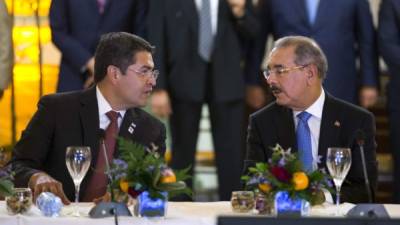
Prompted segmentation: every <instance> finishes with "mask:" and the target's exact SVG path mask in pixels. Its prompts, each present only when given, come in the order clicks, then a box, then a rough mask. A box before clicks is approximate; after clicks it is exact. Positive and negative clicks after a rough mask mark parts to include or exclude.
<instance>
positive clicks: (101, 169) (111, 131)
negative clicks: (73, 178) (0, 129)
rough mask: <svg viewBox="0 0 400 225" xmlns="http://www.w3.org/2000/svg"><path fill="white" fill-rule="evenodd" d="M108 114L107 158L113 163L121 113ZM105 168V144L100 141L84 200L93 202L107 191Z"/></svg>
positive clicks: (105, 140)
mask: <svg viewBox="0 0 400 225" xmlns="http://www.w3.org/2000/svg"><path fill="white" fill-rule="evenodd" d="M106 115H107V117H108V119H109V120H110V124H109V125H108V127H107V129H106V131H105V136H104V144H105V146H106V153H107V159H108V161H109V162H110V163H111V161H112V159H113V154H114V151H115V144H116V142H117V139H116V138H117V135H118V117H119V113H117V112H115V111H109V112H107V113H106ZM105 170H106V158H105V155H104V149H103V144H102V143H100V146H99V152H98V155H97V161H96V165H95V170H94V172H93V175H92V177H91V179H90V181H89V184H88V186H87V189H86V192H85V195H84V198H83V201H88V202H91V201H93V199H94V198H98V197H101V196H103V195H104V194H105V193H106V189H107V183H108V182H107V176H106V174H105Z"/></svg>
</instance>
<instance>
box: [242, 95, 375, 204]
mask: <svg viewBox="0 0 400 225" xmlns="http://www.w3.org/2000/svg"><path fill="white" fill-rule="evenodd" d="M358 129H361V130H362V131H364V132H365V136H366V137H365V145H364V151H365V159H366V164H367V170H368V174H369V180H370V184H371V189H372V190H373V191H374V190H375V187H376V182H377V163H376V143H375V123H374V117H373V115H372V114H371V113H370V112H367V111H366V110H364V109H362V108H360V107H357V106H354V105H351V104H349V103H346V102H344V101H341V100H339V99H336V98H334V97H332V96H330V95H329V94H326V98H325V103H324V107H323V112H322V120H321V129H320V137H319V144H318V155H320V156H322V163H321V164H320V165H319V167H322V168H326V165H325V158H326V157H325V156H326V152H327V149H328V147H349V148H351V149H352V165H351V168H350V171H349V174H348V175H347V177H346V181H345V182H344V184H343V186H342V192H343V195H342V200H343V201H348V202H353V203H356V202H368V195H367V191H366V188H365V184H364V175H363V170H362V164H361V158H360V151H359V147H358V146H357V144H356V142H355V133H356V131H357V130H358ZM248 134H249V135H248V139H247V156H246V161H245V168H248V167H249V166H250V165H252V164H254V162H266V161H267V160H268V159H269V158H270V157H271V154H272V151H271V149H270V148H271V147H273V146H275V145H276V144H277V143H278V144H280V145H281V146H282V147H283V148H285V149H287V148H291V149H292V150H294V151H297V149H296V148H297V143H296V132H295V125H294V120H293V112H292V110H291V109H289V108H286V107H282V106H279V105H278V104H276V103H275V102H274V103H271V104H270V105H268V106H266V107H265V108H263V109H261V110H259V111H258V112H256V113H254V114H252V115H251V116H250V125H249V131H248ZM326 171H328V170H326ZM372 193H374V192H372Z"/></svg>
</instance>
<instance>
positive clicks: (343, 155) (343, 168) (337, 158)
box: [326, 148, 351, 216]
mask: <svg viewBox="0 0 400 225" xmlns="http://www.w3.org/2000/svg"><path fill="white" fill-rule="evenodd" d="M326 165H327V167H328V170H329V173H330V174H331V176H332V178H333V182H334V183H335V186H336V215H337V216H339V214H340V213H339V204H340V189H341V187H342V183H343V181H344V179H345V178H346V176H347V173H348V172H349V170H350V167H351V150H350V148H328V153H327V155H326Z"/></svg>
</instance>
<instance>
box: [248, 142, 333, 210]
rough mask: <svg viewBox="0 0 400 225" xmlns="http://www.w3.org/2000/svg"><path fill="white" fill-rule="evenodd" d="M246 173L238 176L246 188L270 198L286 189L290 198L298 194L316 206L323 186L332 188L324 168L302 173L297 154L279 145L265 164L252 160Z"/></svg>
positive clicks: (321, 195) (319, 202) (320, 198)
mask: <svg viewBox="0 0 400 225" xmlns="http://www.w3.org/2000/svg"><path fill="white" fill-rule="evenodd" d="M248 172H249V173H248V175H245V176H242V180H243V181H245V185H246V186H245V187H246V189H247V190H253V191H255V192H257V193H262V194H264V195H266V196H267V197H270V198H273V197H274V196H275V194H276V193H277V192H280V191H286V192H288V193H289V195H290V197H291V198H294V197H298V198H301V199H304V200H306V201H308V202H310V203H311V205H317V204H322V203H323V202H324V201H325V196H324V194H323V191H322V189H323V188H325V189H326V190H328V191H332V188H331V187H332V183H331V179H330V177H329V175H327V174H326V172H325V171H323V170H315V171H312V172H305V171H304V170H303V165H302V162H301V161H300V159H299V158H298V156H297V154H294V153H291V149H290V148H289V149H287V150H285V149H283V148H282V147H281V146H280V145H279V144H277V145H276V146H275V147H274V148H272V157H271V159H269V161H268V163H256V165H255V167H250V168H249V169H248Z"/></svg>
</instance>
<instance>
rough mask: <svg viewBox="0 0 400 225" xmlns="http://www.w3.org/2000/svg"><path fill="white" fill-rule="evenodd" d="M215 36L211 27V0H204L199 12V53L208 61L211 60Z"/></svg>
mask: <svg viewBox="0 0 400 225" xmlns="http://www.w3.org/2000/svg"><path fill="white" fill-rule="evenodd" d="M213 42H214V37H213V34H212V28H211V11H210V0H203V1H202V4H201V9H200V14H199V49H198V51H199V55H200V56H201V58H202V59H203V60H205V61H206V62H209V61H210V57H211V52H212V49H213Z"/></svg>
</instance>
